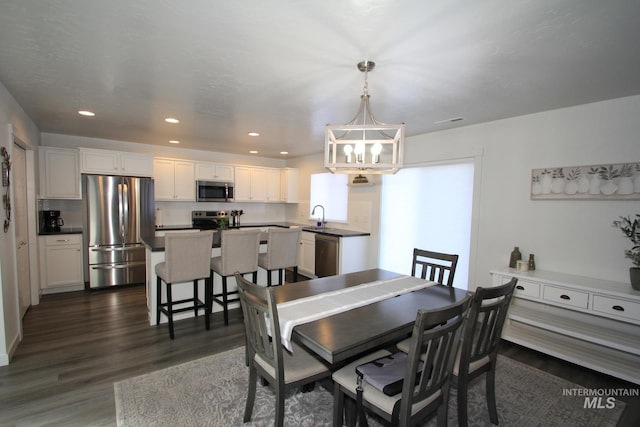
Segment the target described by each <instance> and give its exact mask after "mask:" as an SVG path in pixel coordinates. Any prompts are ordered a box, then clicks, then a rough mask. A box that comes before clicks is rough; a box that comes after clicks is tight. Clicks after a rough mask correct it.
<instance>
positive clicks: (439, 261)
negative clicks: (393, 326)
mask: <svg viewBox="0 0 640 427" xmlns="http://www.w3.org/2000/svg"><path fill="white" fill-rule="evenodd" d="M457 265H458V255H456V254H445V253H441V252H433V251H426V250H424V249H418V248H414V249H413V263H412V265H411V275H412V276H414V277H420V278H421V279H425V280H431V281H432V282H436V283H438V284H440V285H447V286H449V287H452V286H453V277H454V276H455V274H456V266H457ZM409 343H410V339H405V340H403V341H400V342H398V343H397V344H396V347H397V348H398V350H400V351H403V352H405V353H408V352H409Z"/></svg>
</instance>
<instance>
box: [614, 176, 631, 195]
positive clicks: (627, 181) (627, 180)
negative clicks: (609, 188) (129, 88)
mask: <svg viewBox="0 0 640 427" xmlns="http://www.w3.org/2000/svg"><path fill="white" fill-rule="evenodd" d="M616 193H617V194H633V180H632V179H631V177H630V176H623V177H621V178H620V180H619V181H618V190H617V191H616Z"/></svg>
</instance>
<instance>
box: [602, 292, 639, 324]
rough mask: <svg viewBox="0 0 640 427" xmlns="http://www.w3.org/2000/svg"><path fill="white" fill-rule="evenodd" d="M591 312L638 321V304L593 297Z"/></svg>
mask: <svg viewBox="0 0 640 427" xmlns="http://www.w3.org/2000/svg"><path fill="white" fill-rule="evenodd" d="M593 311H598V312H600V313H605V314H613V315H616V316H620V317H626V318H628V319H633V320H637V321H640V304H639V303H637V302H631V301H625V300H621V299H617V298H609V297H604V296H602V295H594V296H593Z"/></svg>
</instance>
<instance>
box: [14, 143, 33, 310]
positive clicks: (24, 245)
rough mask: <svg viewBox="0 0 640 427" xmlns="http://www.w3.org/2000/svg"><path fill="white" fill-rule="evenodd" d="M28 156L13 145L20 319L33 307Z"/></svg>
mask: <svg viewBox="0 0 640 427" xmlns="http://www.w3.org/2000/svg"><path fill="white" fill-rule="evenodd" d="M26 170H27V156H26V151H25V150H24V149H23V148H21V147H20V146H18V145H17V144H14V145H13V161H12V172H13V182H12V184H13V196H14V199H15V200H14V203H13V206H14V209H15V213H14V215H13V218H14V221H15V227H16V260H17V264H18V265H17V274H18V298H19V301H20V317H24V314H25V313H26V312H27V309H28V308H29V307H30V306H31V276H30V274H29V269H30V264H29V244H28V242H29V236H28V227H27V173H26Z"/></svg>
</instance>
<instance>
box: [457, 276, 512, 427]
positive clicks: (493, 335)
mask: <svg viewBox="0 0 640 427" xmlns="http://www.w3.org/2000/svg"><path fill="white" fill-rule="evenodd" d="M516 283H518V279H516V278H512V279H511V280H510V281H509V282H508V283H506V284H504V285H501V286H494V287H488V288H483V287H478V288H477V289H476V291H475V294H474V295H473V300H472V303H471V308H470V309H469V318H468V320H467V325H466V330H465V331H464V334H463V338H462V340H463V342H462V347H461V350H460V356H459V363H457V364H456V366H455V367H454V375H455V376H456V380H455V382H456V384H457V397H458V425H459V426H467V395H468V388H469V382H470V381H472V380H473V379H475V378H477V377H478V376H480V375H482V374H483V373H486V377H485V389H486V395H487V407H488V409H489V419H490V420H491V423H492V424H496V425H497V424H498V410H497V408H496V394H495V374H496V363H497V360H498V359H497V358H498V347H499V346H500V336H501V335H502V328H503V326H504V322H505V319H506V317H507V311H508V309H509V304H510V303H511V299H512V297H513V293H514V290H515V287H516Z"/></svg>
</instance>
